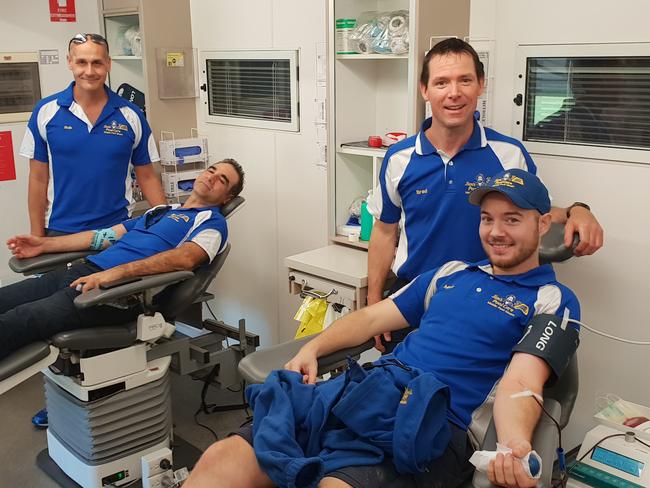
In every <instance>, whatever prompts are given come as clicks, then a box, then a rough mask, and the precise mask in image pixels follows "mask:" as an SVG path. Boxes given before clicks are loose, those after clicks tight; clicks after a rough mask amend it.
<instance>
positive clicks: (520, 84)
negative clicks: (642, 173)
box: [512, 42, 650, 164]
mask: <svg viewBox="0 0 650 488" xmlns="http://www.w3.org/2000/svg"><path fill="white" fill-rule="evenodd" d="M617 56H621V57H623V56H643V57H649V56H650V42H620V43H562V44H559V43H558V44H519V45H518V46H517V54H516V59H515V83H514V95H513V97H519V95H521V97H522V103H521V104H520V105H517V104H516V103H513V111H512V134H513V135H514V137H516V138H518V139H519V140H521V141H522V142H523V143H524V145H525V146H526V148H527V149H528V151H529V152H531V153H534V154H545V155H550V156H569V157H576V158H583V159H584V158H587V159H598V160H606V161H622V162H631V163H642V164H650V148H648V149H637V148H629V147H622V146H621V147H611V146H609V147H608V146H601V145H598V144H587V143H577V142H561V141H554V142H550V141H549V142H540V141H531V140H523V135H524V113H525V104H526V99H527V98H526V97H527V93H526V85H527V79H526V77H527V66H528V59H529V58H559V57H567V58H571V57H583V58H584V57H617Z"/></svg>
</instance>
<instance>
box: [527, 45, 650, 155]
mask: <svg viewBox="0 0 650 488" xmlns="http://www.w3.org/2000/svg"><path fill="white" fill-rule="evenodd" d="M526 71H527V77H526V84H527V87H526V105H525V110H524V136H523V138H524V140H529V141H539V142H558V143H573V144H590V145H598V146H606V147H628V148H636V149H648V148H650V57H645V56H643V57H639V56H635V57H632V56H630V57H538V58H528V63H527V70H526Z"/></svg>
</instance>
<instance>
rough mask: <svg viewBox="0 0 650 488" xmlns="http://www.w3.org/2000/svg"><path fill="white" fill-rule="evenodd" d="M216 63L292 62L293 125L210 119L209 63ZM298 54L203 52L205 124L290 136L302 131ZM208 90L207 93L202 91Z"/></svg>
mask: <svg viewBox="0 0 650 488" xmlns="http://www.w3.org/2000/svg"><path fill="white" fill-rule="evenodd" d="M214 59H219V60H220V59H236V60H242V61H253V60H265V59H283V60H285V59H286V60H288V61H289V75H290V81H289V85H290V96H291V121H290V122H280V121H274V120H261V119H254V118H244V117H234V116H233V117H229V116H223V115H211V114H210V112H209V110H210V108H209V107H210V102H209V98H208V74H207V62H208V60H214ZM298 60H299V50H298V49H292V50H275V49H274V50H224V51H203V52H201V55H200V66H201V87H202V90H201V100H202V102H203V105H204V107H205V109H204V114H205V121H206V122H207V123H213V124H221V125H234V126H240V127H252V128H257V129H272V130H283V131H288V132H299V131H300V104H299V90H298V69H299V63H298ZM203 87H205V89H203Z"/></svg>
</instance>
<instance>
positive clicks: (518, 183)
mask: <svg viewBox="0 0 650 488" xmlns="http://www.w3.org/2000/svg"><path fill="white" fill-rule="evenodd" d="M493 191H498V192H499V193H502V194H504V195H505V196H507V197H508V198H509V199H510V200H511V201H512V203H514V204H515V205H516V206H517V207H519V208H523V209H528V210H537V211H538V212H539V213H541V214H542V215H543V214H545V213H548V212H550V211H551V199H550V198H549V196H548V190H547V189H546V187H545V186H544V183H542V181H541V180H540V179H539V178H538V177H537V176H535V175H534V174H532V173H529V172H528V171H524V170H523V169H518V168H515V169H508V170H505V171H502V172H500V173H497V174H496V175H494V176H493V177H492V178H490V179H489V180H488V181H487V183H485V185H483V186H480V187H478V188H477V189H476V190H474V191H473V192H471V193H470V194H469V203H472V204H474V205H481V201H482V200H483V197H484V196H485V195H487V194H488V193H490V192H493Z"/></svg>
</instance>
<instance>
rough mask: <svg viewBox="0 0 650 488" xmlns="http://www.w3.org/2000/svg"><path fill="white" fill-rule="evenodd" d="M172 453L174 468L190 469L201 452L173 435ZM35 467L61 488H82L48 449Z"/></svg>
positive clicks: (137, 487) (135, 485)
mask: <svg viewBox="0 0 650 488" xmlns="http://www.w3.org/2000/svg"><path fill="white" fill-rule="evenodd" d="M172 453H173V458H174V466H175V467H177V466H178V467H182V466H185V467H187V468H188V469H190V470H191V469H192V468H193V467H194V465H195V464H196V462H197V461H198V460H199V458H200V457H201V454H202V453H201V450H200V449H198V448H196V447H195V446H193V445H192V444H190V443H189V442H187V441H186V440H185V439H183V438H181V437H179V436H178V435H174V440H173V441H172ZM138 462H139V459H138ZM36 466H38V468H39V469H40V470H41V471H42V472H43V473H45V474H46V475H47V476H49V477H50V479H52V481H54V482H55V483H57V484H58V485H59V486H60V487H61V488H82V487H81V485H79V484H78V483H77V482H76V481H74V480H73V479H72V478H70V477H69V476H68V475H67V474H65V472H64V471H63V470H62V469H61V468H60V467H59V466H58V465H57V463H56V462H55V461H54V460H53V459H52V458H51V457H50V453H49V450H48V449H43V450H42V451H41V452H39V453H38V456H37V457H36ZM141 487H142V481H136V482H134V483H133V485H129V488H141Z"/></svg>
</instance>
